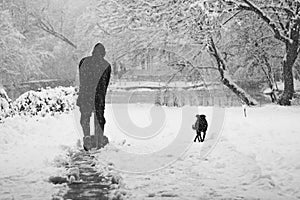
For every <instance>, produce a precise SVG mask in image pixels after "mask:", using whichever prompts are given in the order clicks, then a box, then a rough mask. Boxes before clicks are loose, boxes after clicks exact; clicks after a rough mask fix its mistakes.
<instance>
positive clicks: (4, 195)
mask: <svg viewBox="0 0 300 200" xmlns="http://www.w3.org/2000/svg"><path fill="white" fill-rule="evenodd" d="M127 108H128V110H129V113H128V115H129V118H130V121H129V122H132V123H130V124H128V123H129V122H128V121H126V120H124V121H120V119H123V117H124V116H123V115H124V113H125V112H124V110H126V109H127ZM182 109H186V110H187V115H185V114H186V113H185V114H183V113H184V112H185V111H183V110H182ZM151 112H153V113H152V117H151V114H150V113H151ZM197 112H200V113H204V114H206V115H207V118H208V121H209V123H210V124H211V123H212V119H213V117H212V114H213V109H212V108H209V107H199V108H195V107H194V108H189V107H184V108H165V107H164V108H163V109H159V108H157V107H153V106H152V105H129V106H128V107H127V106H126V105H113V106H112V105H108V106H107V111H106V118H107V126H106V130H105V132H106V134H107V136H108V137H109V139H110V142H111V144H109V145H108V146H106V147H105V148H104V149H102V150H101V151H100V153H99V154H98V155H97V158H98V160H99V167H100V166H103V163H104V164H107V163H110V166H111V165H114V167H113V168H114V169H115V171H116V172H117V173H120V174H121V175H122V176H123V178H124V182H125V188H124V189H125V190H126V191H127V194H128V195H129V196H128V199H300V157H299V155H300V145H299V144H300V135H299V134H300V132H299V130H300V123H299V122H298V121H299V117H300V107H278V106H265V107H261V108H251V109H248V116H247V118H245V117H243V113H242V109H241V108H227V109H226V110H225V113H226V115H225V119H224V123H223V130H222V134H221V136H220V138H219V140H218V142H217V145H216V146H215V147H214V148H213V149H212V151H211V153H210V154H209V155H208V156H207V157H206V158H205V159H203V156H202V153H203V148H205V147H207V144H214V142H215V140H214V139H213V138H212V137H210V136H209V135H208V136H207V141H206V142H205V144H201V143H191V140H192V139H193V137H194V135H193V134H194V133H193V131H192V130H191V124H192V123H193V121H190V122H189V121H186V122H184V119H183V118H186V117H187V118H188V120H192V119H193V120H195V117H194V116H195V113H197ZM125 114H126V113H125ZM74 116H75V117H74ZM76 116H78V111H75V113H70V114H64V115H61V116H56V117H47V118H41V119H39V120H38V121H36V119H37V118H29V119H28V118H26V119H24V118H13V119H7V120H6V121H5V123H3V124H0V199H51V196H52V195H53V194H56V193H57V192H58V188H55V187H53V185H51V184H50V183H48V182H47V181H46V180H47V179H48V177H49V176H51V175H54V174H58V173H60V172H59V169H58V168H57V167H56V166H55V165H54V164H53V160H60V159H62V160H63V157H64V156H65V153H66V149H67V147H74V146H75V145H76V142H77V139H78V138H80V137H81V136H80V133H78V127H77V126H76V125H75V123H74V122H75V121H76V120H77V121H78V118H77V117H76ZM151 124H154V125H155V126H151ZM124 125H125V127H124ZM127 125H128V127H130V128H129V129H128V130H127V128H126V127H127ZM149 125H150V126H149ZM185 126H186V127H189V128H186V130H185V131H184V132H183V135H180V137H179V138H180V140H179V141H180V142H178V141H177V140H176V138H177V139H178V134H181V132H180V128H182V127H184V128H185ZM149 128H150V130H151V129H152V130H155V134H151V132H149V131H148V129H149ZM130 130H132V131H130ZM141 130H142V131H141ZM136 131H137V132H136ZM138 131H141V132H140V133H139V132H138ZM139 134H140V135H139ZM184 134H186V135H184ZM174 141H176V142H174ZM173 145H174V146H175V149H169V151H167V153H165V152H164V151H161V150H162V149H168V147H170V146H173ZM212 146H213V145H212ZM157 152H160V153H159V154H155V153H157ZM178 152H179V153H182V155H181V156H180V155H177V153H178ZM141 155H142V156H144V157H143V158H144V160H142V162H141V161H140V156H141ZM153 155H155V156H156V157H153ZM150 158H151V159H150ZM147 159H149V160H147ZM153 159H154V160H153ZM151 162H153V163H151ZM165 165H166V166H165ZM161 166H165V167H163V168H161ZM141 169H145V170H144V171H143V170H141ZM153 170H154V172H147V171H153ZM155 170H156V171H155ZM137 172H140V173H137ZM166 197H168V198H166Z"/></svg>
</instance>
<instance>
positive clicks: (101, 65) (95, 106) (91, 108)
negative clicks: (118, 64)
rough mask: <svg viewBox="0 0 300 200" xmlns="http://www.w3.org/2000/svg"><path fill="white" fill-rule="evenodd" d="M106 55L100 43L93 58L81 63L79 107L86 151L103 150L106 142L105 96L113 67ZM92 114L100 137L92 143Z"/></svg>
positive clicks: (96, 46)
mask: <svg viewBox="0 0 300 200" xmlns="http://www.w3.org/2000/svg"><path fill="white" fill-rule="evenodd" d="M105 54H106V52H105V48H104V46H103V45H102V44H101V43H98V44H96V45H95V47H94V49H93V52H92V56H88V57H85V58H83V59H81V61H80V63H79V81H80V84H79V93H78V99H77V105H78V106H79V109H80V112H81V117H80V124H81V127H82V129H83V133H84V138H83V141H84V144H83V147H84V149H85V150H90V149H91V148H92V147H93V146H95V147H97V148H101V147H100V146H99V145H100V144H101V143H103V142H104V141H103V132H104V125H105V123H106V121H105V118H104V110H105V96H106V91H107V87H108V85H109V80H110V75H111V65H110V64H109V63H108V62H107V61H106V60H105V59H104V56H105ZM92 113H94V115H95V135H97V134H98V135H100V138H98V139H99V140H100V141H98V142H95V141H92V137H91V136H90V117H91V114H92ZM93 143H94V145H93ZM95 144H96V145H95Z"/></svg>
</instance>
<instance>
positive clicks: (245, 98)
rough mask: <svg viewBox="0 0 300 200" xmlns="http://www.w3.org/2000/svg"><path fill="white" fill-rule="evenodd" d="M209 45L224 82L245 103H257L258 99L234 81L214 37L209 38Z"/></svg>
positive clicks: (252, 104) (209, 50)
mask: <svg viewBox="0 0 300 200" xmlns="http://www.w3.org/2000/svg"><path fill="white" fill-rule="evenodd" d="M207 47H208V53H209V54H210V55H211V56H212V57H214V58H215V60H216V62H217V65H218V70H219V73H220V76H221V81H222V83H223V84H224V85H225V86H227V87H228V88H229V89H230V90H231V91H232V92H233V93H234V94H236V95H237V96H238V97H239V98H240V99H241V100H242V102H243V103H245V104H247V105H248V106H254V105H257V101H256V100H255V99H253V98H252V97H251V96H250V95H249V94H248V93H247V92H246V91H244V90H243V89H242V88H240V87H239V86H238V85H237V84H236V83H234V81H233V80H232V79H231V77H230V75H229V73H228V71H227V70H226V68H227V67H226V63H225V61H224V60H223V59H222V57H221V56H220V55H219V53H218V50H217V48H216V46H215V44H214V41H213V39H212V38H210V39H209V41H208V46H207Z"/></svg>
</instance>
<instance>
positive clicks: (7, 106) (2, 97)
mask: <svg viewBox="0 0 300 200" xmlns="http://www.w3.org/2000/svg"><path fill="white" fill-rule="evenodd" d="M11 113H12V109H11V99H10V98H9V97H8V95H7V93H6V91H5V90H4V89H3V88H0V122H1V121H2V120H3V119H4V118H6V117H8V116H9V115H11Z"/></svg>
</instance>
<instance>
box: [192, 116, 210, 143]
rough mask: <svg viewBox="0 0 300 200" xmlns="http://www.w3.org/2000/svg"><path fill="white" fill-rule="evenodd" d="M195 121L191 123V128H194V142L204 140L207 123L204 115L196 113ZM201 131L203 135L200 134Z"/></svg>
mask: <svg viewBox="0 0 300 200" xmlns="http://www.w3.org/2000/svg"><path fill="white" fill-rule="evenodd" d="M196 118H197V121H196V123H195V124H193V126H192V128H193V129H194V130H196V133H197V135H196V137H195V139H194V142H196V141H197V139H198V141H199V142H204V139H205V135H206V131H207V127H208V123H207V121H206V116H205V115H196ZM202 132H203V137H202V136H201V133H202Z"/></svg>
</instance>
